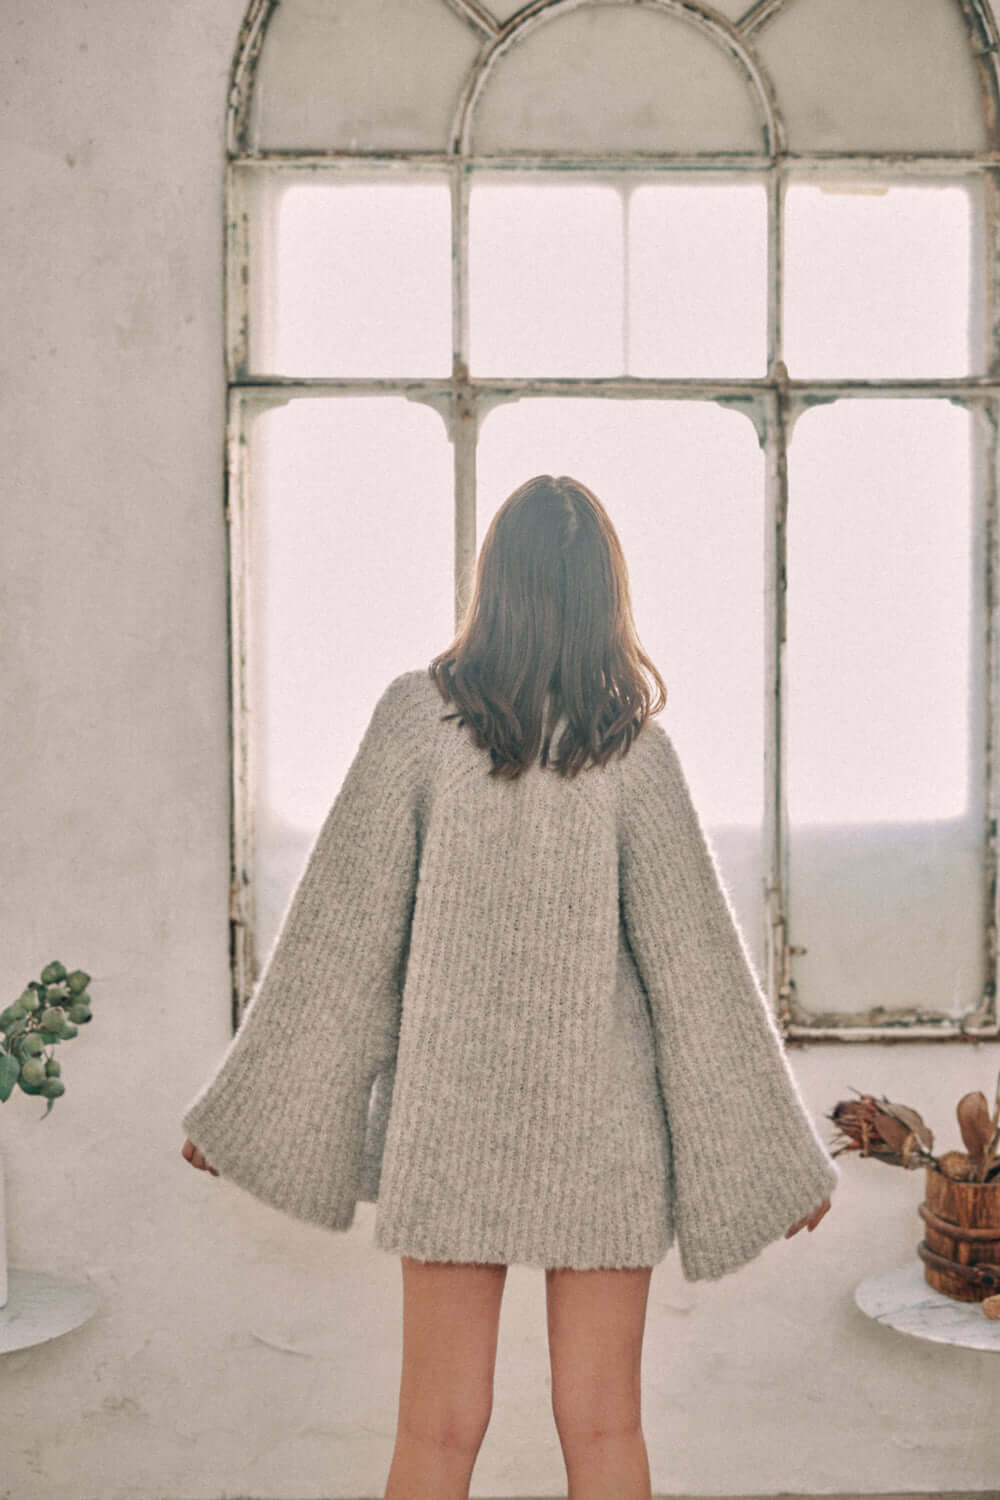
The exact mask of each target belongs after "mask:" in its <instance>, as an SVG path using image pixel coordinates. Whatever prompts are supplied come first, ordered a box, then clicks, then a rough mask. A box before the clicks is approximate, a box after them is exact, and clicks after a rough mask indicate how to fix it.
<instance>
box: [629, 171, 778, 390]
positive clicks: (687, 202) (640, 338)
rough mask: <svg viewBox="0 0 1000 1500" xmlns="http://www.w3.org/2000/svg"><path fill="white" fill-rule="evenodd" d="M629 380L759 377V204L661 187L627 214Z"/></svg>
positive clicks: (731, 186)
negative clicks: (634, 377)
mask: <svg viewBox="0 0 1000 1500" xmlns="http://www.w3.org/2000/svg"><path fill="white" fill-rule="evenodd" d="M629 340H630V343H629V373H630V374H633V375H661V376H671V375H676V376H680V377H684V376H698V375H704V376H711V375H731V376H734V377H738V376H748V377H753V376H760V375H765V374H766V373H767V197H766V194H765V190H764V188H763V186H761V185H760V184H758V183H746V182H741V183H734V182H730V183H721V184H720V183H713V184H711V185H709V184H707V183H682V182H677V181H668V182H663V183H656V184H650V185H648V186H643V187H639V188H636V189H635V191H634V192H633V193H632V194H631V195H630V204H629Z"/></svg>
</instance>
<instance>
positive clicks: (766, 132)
mask: <svg viewBox="0 0 1000 1500" xmlns="http://www.w3.org/2000/svg"><path fill="white" fill-rule="evenodd" d="M277 3H278V0H251V4H250V6H249V9H248V11H247V15H246V18H245V20H244V23H243V27H242V29H241V32H240V37H239V40H238V43H237V49H236V53H235V57H234V62H233V69H232V75H231V79H230V91H229V108H228V117H227V141H226V170H225V257H226V280H225V302H226V376H227V386H228V422H227V443H226V474H225V496H226V498H225V514H226V521H227V524H228V538H229V574H230V643H231V644H230V649H231V677H230V688H231V705H230V706H231V726H232V768H233V779H232V805H231V811H232V825H231V826H232V881H231V902H230V923H231V956H232V976H233V1025H234V1028H235V1027H236V1026H238V1024H239V1021H240V1019H241V1017H242V1014H243V1011H244V1009H245V1006H246V1004H247V1001H248V1000H249V998H250V994H251V992H252V988H253V985H254V983H255V980H256V977H257V954H256V945H255V931H254V928H255V923H254V900H253V896H254V891H253V878H254V868H255V833H254V807H253V801H252V796H251V787H252V785H253V777H252V765H251V757H252V741H251V736H250V733H249V725H250V716H251V712H252V704H251V702H250V693H249V683H250V673H249V671H248V652H249V649H250V642H249V629H248V622H249V617H250V613H249V595H250V589H251V587H252V580H251V579H250V577H249V574H248V568H249V561H248V559H249V545H248V542H249V529H248V527H249V518H250V507H251V496H250V475H249V472H248V467H249V466H248V463H247V451H248V442H247V439H248V431H249V428H250V426H251V425H252V422H253V419H254V417H255V415H256V414H257V413H259V412H260V411H261V410H266V409H268V408H272V407H274V406H277V405H282V404H284V403H285V402H286V401H287V400H289V399H292V398H294V397H296V396H302V395H312V396H316V395H324V394H325V395H328V396H329V397H331V398H336V397H338V396H340V397H342V396H362V395H404V396H407V397H409V398H410V399H413V400H417V401H421V402H424V403H425V404H427V405H430V406H432V407H434V409H435V410H437V411H438V412H439V413H440V414H441V416H442V417H443V418H444V420H445V423H446V426H447V429H448V432H449V435H450V438H451V442H452V447H453V455H454V494H455V520H454V527H455V529H454V537H455V622H456V628H457V626H458V623H459V622H460V620H461V617H462V612H463V608H464V603H465V600H466V597H467V594H468V589H469V586H470V583H471V577H472V568H473V564H474V562H475V555H476V444H477V439H478V432H479V427H480V424H481V422H482V419H483V417H484V415H485V414H486V413H487V412H488V411H489V410H490V409H491V408H492V407H494V406H496V405H498V404H499V403H501V402H504V401H508V400H516V399H518V398H519V397H522V396H533V397H536V396H567V395H570V396H590V397H595V396H596V397H601V398H604V399H613V400H629V399H642V398H646V399H648V398H660V399H689V400H707V401H712V402H716V403H719V404H722V405H727V406H735V407H737V408H738V409H740V410H742V411H744V412H745V413H746V414H747V415H748V416H749V417H750V419H751V420H752V421H753V423H754V427H755V429H756V432H757V436H758V439H759V441H760V444H761V447H762V448H763V450H764V453H765V456H766V499H765V503H766V520H765V526H766V537H767V545H766V555H765V560H764V561H765V595H766V597H765V614H766V618H765V649H766V661H767V670H766V673H765V700H766V701H765V725H764V746H765V748H764V765H763V774H764V786H765V805H764V825H763V837H764V847H765V851H766V872H765V880H764V891H763V893H762V895H763V902H762V918H763V921H764V924H765V938H766V941H765V952H766V955H767V970H766V989H767V993H768V995H769V997H770V1000H771V1003H772V1005H773V1007H774V1012H775V1017H776V1019H777V1021H778V1024H779V1027H780V1029H781V1032H782V1034H783V1036H784V1037H785V1038H786V1039H787V1040H789V1041H793V1042H794V1041H799V1042H805V1041H809V1042H813V1041H832V1040H836V1041H863V1042H867V1041H883V1040H891V1041H893V1042H897V1041H901V1040H925V1039H927V1038H929V1037H933V1038H935V1039H938V1040H942V1041H946V1040H950V1041H959V1042H961V1041H965V1040H967V1039H969V1038H970V1037H976V1038H986V1037H993V1036H997V1035H1000V1021H998V1013H997V999H996V994H997V952H998V943H997V932H998V881H997V869H998V853H997V851H998V836H997V827H998V810H1000V773H998V770H997V766H996V759H997V753H998V747H1000V686H998V650H997V642H998V638H1000V597H998V596H1000V588H998V577H1000V568H998V546H1000V543H998V536H1000V525H998V515H997V492H998V475H997V454H998V439H997V433H998V423H1000V150H998V145H1000V141H998V101H1000V64H998V47H1000V38H998V34H997V28H996V25H995V22H994V19H993V15H992V12H991V10H990V7H989V4H988V0H955V3H956V5H957V6H958V7H959V9H960V11H961V14H962V16H963V18H964V20H965V23H966V25H967V28H968V34H969V45H970V49H971V50H972V52H973V54H974V56H975V61H976V65H977V77H978V80H979V85H980V92H981V96H982V107H983V114H984V119H985V122H986V129H987V136H988V140H989V142H990V146H989V149H988V150H986V151H983V152H974V153H959V152H953V153H935V152H920V151H915V152H909V151H907V152H898V151H897V152H868V151H851V152H805V153H803V152H799V153H796V152H789V151H787V150H786V148H785V129H784V122H783V119H782V115H781V111H780V108H779V102H778V100H777V98H776V95H775V91H774V89H773V87H772V85H771V83H770V81H769V79H768V77H767V73H766V71H765V69H764V67H763V66H762V64H761V62H760V60H759V58H758V57H757V56H756V54H755V52H754V39H755V37H756V35H757V33H759V32H760V31H761V29H762V28H763V27H765V26H766V25H767V23H768V22H769V21H770V20H772V19H773V18H774V16H775V15H777V13H778V12H779V10H780V9H781V8H782V6H783V5H784V4H785V3H786V0H756V3H754V4H751V5H749V7H748V9H747V10H746V12H745V13H744V14H743V16H742V17H741V18H740V19H739V20H737V21H733V22H728V21H725V20H724V19H723V18H721V17H720V16H719V14H718V12H716V11H711V10H709V9H708V8H707V7H703V6H702V4H701V3H700V0H641V3H644V4H646V5H647V6H648V7H649V8H652V9H657V10H660V11H663V12H667V13H671V14H673V15H675V16H677V17H679V18H681V19H683V20H685V21H687V22H689V23H690V24H692V25H695V26H697V27H698V28H700V29H701V30H703V31H704V32H706V33H708V34H709V35H711V36H712V37H713V38H714V39H715V41H716V42H717V43H719V44H721V45H722V46H724V47H725V48H726V49H727V50H728V51H729V52H730V54H731V55H732V56H733V57H734V59H735V60H736V61H737V63H738V64H739V65H740V67H741V68H742V70H743V72H744V75H745V78H746V81H747V84H748V86H749V87H750V88H751V90H752V91H753V93H754V95H755V97H756V100H757V103H758V107H759V110H760V114H761V118H762V121H763V130H762V137H763V139H762V146H761V150H760V151H759V152H732V153H726V152H718V151H713V152H705V153H691V154H684V155H682V154H671V153H665V154H663V155H660V156H654V155H650V154H648V153H645V152H644V153H643V154H642V155H641V156H635V157H630V156H626V155H609V156H593V155H590V156H569V155H566V154H563V153H554V152H552V153H541V152H519V153H514V154H510V155H502V156H501V155H479V156H477V155H474V154H472V153H471V151H470V149H469V140H470V127H471V122H472V119H473V113H474V109H475V105H476V101H477V99H478V97H479V95H480V92H481V90H482V88H483V85H484V84H485V82H486V80H487V79H488V77H489V75H490V72H491V70H492V68H493V67H494V66H495V64H496V63H497V62H498V60H499V59H500V58H501V57H502V56H503V54H504V52H506V51H507V49H508V48H509V47H510V46H512V45H514V43H515V42H517V41H518V40H520V39H523V37H524V36H525V35H526V34H527V33H528V32H529V31H530V30H532V29H533V28H534V27H536V26H539V25H542V24H545V23H546V22H547V21H551V20H552V19H553V18H554V17H555V16H556V15H558V14H562V13H566V12H568V11H571V10H574V9H576V8H578V7H580V6H582V5H584V4H586V3H587V0H532V3H529V4H526V5H525V6H523V8H522V9H521V10H520V11H519V12H518V13H517V14H516V15H514V16H512V17H511V18H510V20H508V21H506V22H499V21H497V20H496V19H495V18H494V17H493V16H492V15H491V14H490V12H489V10H488V7H487V6H486V5H483V4H480V3H478V0H442V3H447V4H450V5H451V7H452V9H454V10H455V11H457V12H458V13H459V14H460V15H461V16H462V17H463V18H464V19H465V20H466V21H467V23H468V24H469V26H471V27H472V28H473V29H474V30H475V31H476V32H477V33H478V34H479V36H480V37H481V48H480V51H479V54H478V56H477V59H476V61H475V63H474V64H473V67H472V69H471V71H470V74H469V76H468V78H467V81H466V85H465V89H464V91H463V95H462V98H461V101H460V104H459V107H458V110H457V112H456V116H455V120H454V123H453V127H452V131H451V136H450V141H449V145H448V148H447V150H446V151H444V152H391V153H379V152H367V151H362V152H342V151H334V150H331V151H323V152H302V151H294V150H258V149H255V148H254V147H253V145H252V144H251V142H250V139H249V133H250V111H251V102H252V96H253V88H254V78H255V72H256V67H257V62H258V59H259V57H260V53H261V48H262V46H263V44H264V41H265V39H266V33H267V27H268V24H269V22H270V19H271V17H272V15H273V14H274V11H275V9H276V7H277ZM605 3H607V0H605ZM617 3H619V4H622V5H625V4H634V3H636V0H617ZM831 3H834V4H835V3H836V0H831ZM485 169H489V170H490V171H491V172H498V171H499V172H503V171H512V172H518V173H524V172H530V171H532V170H545V171H547V172H551V171H552V170H553V169H556V170H558V169H565V170H567V171H576V172H585V173H589V174H594V173H600V174H601V175H602V177H603V179H604V180H609V178H610V179H611V180H614V181H616V182H617V183H619V184H620V183H622V182H623V181H626V180H630V179H631V180H633V181H634V180H635V179H637V178H640V177H641V178H642V179H648V178H650V177H652V176H654V175H659V174H662V173H670V172H691V171H694V170H697V171H699V172H711V173H719V174H725V175H726V176H730V177H732V176H733V175H735V174H739V173H751V174H753V175H754V176H756V177H763V178H764V180H765V181H766V183H767V204H768V313H767V350H768V358H767V365H768V368H767V374H766V375H765V376H763V377H761V378H759V379H739V380H724V379H723V380H705V379H683V380H660V379H646V378H642V379H638V378H633V377H613V378H608V379H560V378H555V379H543V378H535V379H514V378H500V379H473V378H471V377H470V375H469V359H468V347H469V344H468V341H469V302H468V236H467V225H468V205H469V192H470V184H471V179H472V177H473V175H474V174H475V173H476V172H477V171H478V170H485ZM261 171H266V172H269V173H274V172H276V171H278V172H281V173H283V174H288V176H289V178H290V179H294V178H295V177H297V176H300V175H302V174H305V175H308V176H309V177H311V178H313V179H315V178H316V177H318V176H321V175H322V176H323V177H331V178H335V177H336V176H337V175H338V174H343V173H350V174H353V175H357V174H358V172H359V171H363V172H364V173H365V174H373V175H374V174H382V173H384V174H387V175H389V176H399V177H403V178H409V179H410V180H412V178H413V177H414V175H416V174H419V173H421V172H433V173H434V174H435V175H437V176H440V174H441V173H442V172H444V173H445V174H446V175H447V177H448V180H449V182H450V185H451V201H452V231H453V256H452V267H453V272H452V274H453V288H452V291H453V300H452V306H453V318H452V325H453V326H452V342H453V360H452V371H451V374H450V376H443V377H441V378H440V379H424V380H407V379H382V378H380V379H357V378H352V379H323V378H307V379H299V378H285V377H280V376H274V375H259V374H257V375H255V374H251V373H250V370H249V361H248V346H249V329H250V316H251V309H250V300H251V296H250V286H249V273H250V264H251V247H250V213H249V205H248V192H247V187H248V182H249V180H250V176H251V175H252V174H254V173H257V172H261ZM824 179H825V180H830V179H833V180H836V181H837V182H839V183H851V182H864V181H869V180H872V179H874V180H877V181H879V182H880V183H882V182H891V183H894V184H895V183H908V182H913V181H916V180H919V181H924V182H946V181H954V180H956V179H964V180H970V179H979V180H981V182H982V185H983V203H984V223H983V224H982V225H980V226H978V227H979V230H980V243H981V245H982V248H983V260H982V264H981V276H980V281H981V288H982V296H983V304H982V326H983V328H984V329H985V330H986V338H987V341H988V348H987V354H988V358H987V361H986V370H987V373H986V374H984V375H969V376H963V377H960V378H951V379H943V380H935V379H915V380H898V379H879V380H859V379H851V380H842V379H841V380H791V379H789V376H788V371H787V369H786V367H785V364H784V361H783V359H782V326H781V324H782V290H783V265H782V238H783V236H782V217H783V212H784V199H785V191H786V187H787V185H788V183H789V181H792V180H794V181H796V182H799V181H803V180H824ZM839 397H849V398H855V399H865V398H885V397H899V398H907V397H912V398H916V399H921V398H927V397H937V398H943V399H948V400H952V401H954V402H956V403H957V404H958V405H961V406H964V407H967V408H968V409H969V410H970V411H972V412H974V413H976V414H977V420H976V421H975V422H974V428H975V430H976V431H977V432H978V435H979V438H980V440H981V443H982V449H981V457H982V464H981V471H982V473H983V475H984V481H983V482H984V486H985V493H984V494H983V496H982V504H983V507H984V514H985V536H986V540H987V545H986V548H985V555H984V556H983V558H982V567H983V574H984V576H983V586H984V593H983V597H984V599H985V618H984V619H983V621H982V629H983V631H984V637H985V671H986V692H987V699H988V701H987V705H986V754H985V758H984V762H985V763H984V766H983V776H984V789H985V808H986V815H985V823H986V826H985V829H984V840H983V852H984V859H983V870H982V878H983V881H984V891H985V898H986V899H985V909H986V921H985V924H984V930H983V933H982V942H983V950H984V955H985V970H986V974H987V979H986V983H985V986H984V993H983V995H982V997H981V1001H980V1004H979V1005H978V1006H977V1007H976V1009H975V1010H973V1011H972V1012H969V1013H967V1014H966V1015H963V1016H959V1017H956V1016H955V1015H953V1014H945V1013H940V1012H935V1011H928V1010H924V1009H920V1008H912V1009H907V1010H902V1011H900V1012H898V1013H891V1012H890V1013H881V1014H879V1015H878V1017H877V1018H876V1017H875V1015H873V1014H872V1013H861V1012H858V1013H849V1012H845V1013H844V1014H843V1016H842V1017H838V1018H837V1019H836V1022H835V1023H834V1024H831V1023H830V1018H829V1017H824V1018H823V1021H822V1023H820V1021H818V1020H817V1022H816V1023H815V1024H813V1023H810V1022H806V1023H803V1022H802V1021H801V1020H798V1021H796V1020H793V1018H792V1004H791V1002H792V997H793V996H794V994H795V979H794V974H793V967H794V958H795V955H796V954H797V953H802V952H804V951H805V950H804V949H803V948H801V947H796V945H795V944H794V942H793V941H792V934H790V932H789V928H788V918H787V908H788V903H787V899H786V893H787V890H788V847H789V840H788V819H787V810H786V808H785V805H784V789H783V777H782V768H783V765H784V763H785V746H784V735H785V721H784V717H783V714H782V706H783V703H784V701H785V687H784V679H785V671H784V643H785V589H786V519H787V509H788V487H787V450H788V443H789V439H790V437H791V432H792V429H793V427H794V423H795V421H796V420H797V418H798V417H799V416H800V415H801V413H802V412H803V411H806V410H808V409H809V407H811V406H815V405H818V404H822V403H824V402H828V401H832V400H836V399H838V398H839ZM795 1014H796V1015H797V1016H801V1015H802V1014H803V1011H802V1007H801V1003H800V1002H797V1001H796V1004H795Z"/></svg>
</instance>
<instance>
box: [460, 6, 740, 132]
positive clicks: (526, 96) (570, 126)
mask: <svg viewBox="0 0 1000 1500" xmlns="http://www.w3.org/2000/svg"><path fill="white" fill-rule="evenodd" d="M692 22H694V23H695V24H692ZM762 126H763V119H762V111H761V109H760V105H759V102H758V99H757V96H756V94H755V92H754V90H753V89H752V87H751V84H750V82H749V80H748V78H747V75H746V72H745V70H744V69H743V67H742V66H741V64H740V62H739V61H738V60H737V58H736V57H735V56H734V55H733V53H732V51H731V50H730V48H729V47H728V46H727V45H726V43H725V41H722V43H721V45H720V42H719V41H718V40H716V39H715V38H713V37H711V36H707V35H706V34H705V32H704V31H703V30H702V28H701V26H699V25H698V24H697V17H695V16H692V15H691V14H690V12H685V11H675V12H671V11H668V10H667V9H666V8H665V7H663V6H660V5H657V6H655V7H654V6H646V5H643V6H640V5H636V4H628V5H621V4H618V5H580V6H577V7H575V8H570V7H564V8H562V10H561V13H556V12H555V8H554V7H553V9H552V10H551V11H550V12H549V15H548V17H547V18H546V20H545V24H544V25H541V26H537V27H535V28H534V29H528V30H527V31H526V32H523V33H522V34H521V36H520V38H519V39H518V42H517V45H516V46H513V47H510V48H509V49H508V50H507V51H505V52H504V53H503V55H502V56H500V57H498V58H497V60H496V65H495V67H493V68H492V69H491V71H490V74H489V76H488V78H487V79H486V82H485V85H484V87H483V89H482V92H481V94H480V95H479V98H478V100H477V103H476V106H475V110H474V113H473V117H472V149H473V152H474V153H475V154H477V155H483V156H489V155H496V154H505V153H507V152H516V151H551V152H553V153H554V154H559V155H568V156H579V155H588V154H590V155H597V156H606V155H619V154H623V153H624V154H632V153H636V152H645V151H648V152H653V153H656V154H660V153H664V154H668V155H669V154H672V153H673V154H676V153H681V154H683V153H685V152H689V151H692V152H693V151H698V152H706V151H741V152H742V151H745V152H752V151H759V150H760V149H761V142H762Z"/></svg>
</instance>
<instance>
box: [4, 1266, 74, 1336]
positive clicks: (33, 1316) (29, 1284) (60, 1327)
mask: <svg viewBox="0 0 1000 1500" xmlns="http://www.w3.org/2000/svg"><path fill="white" fill-rule="evenodd" d="M97 1306H98V1302H97V1293H96V1292H95V1291H94V1289H93V1287H90V1286H88V1285H87V1284H86V1283H85V1282H82V1281H70V1280H68V1279H67V1278H66V1277H65V1276H54V1275H53V1274H52V1273H51V1272H50V1271H21V1270H18V1269H17V1268H16V1267H14V1266H10V1267H9V1268H8V1270H7V1301H6V1304H5V1305H4V1306H3V1307H0V1354H10V1353H12V1352H13V1351H14V1350H15V1349H27V1348H30V1346H31V1345H32V1344H44V1343H45V1341H46V1340H47V1339H54V1338H58V1337H59V1335H60V1334H61V1333H69V1331H70V1329H71V1328H78V1327H79V1326H80V1324H81V1323H85V1322H86V1321H87V1319H88V1318H90V1317H93V1315H94V1313H95V1312H96V1311H97Z"/></svg>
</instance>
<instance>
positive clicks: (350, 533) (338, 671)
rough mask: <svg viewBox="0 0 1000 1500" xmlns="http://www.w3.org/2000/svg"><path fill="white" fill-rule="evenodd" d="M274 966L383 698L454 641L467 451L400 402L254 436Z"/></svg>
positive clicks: (358, 406) (272, 424) (322, 411)
mask: <svg viewBox="0 0 1000 1500" xmlns="http://www.w3.org/2000/svg"><path fill="white" fill-rule="evenodd" d="M250 444H251V462H252V492H253V518H252V524H251V527H250V531H251V536H252V555H251V558H250V566H251V576H252V577H253V581H254V587H253V591H252V608H253V618H252V621H251V627H252V642H251V661H252V671H253V679H252V690H253V712H252V714H251V732H252V735H253V745H252V750H253V760H254V766H255V777H254V788H253V797H254V804H255V808H256V814H257V841H258V875H259V878H258V881H257V889H258V911H257V917H258V940H257V941H258V953H263V952H265V951H266V948H267V945H268V942H269V940H270V938H271V937H272V936H273V934H274V933H275V932H276V931H277V921H278V918H279V917H280V914H281V908H282V903H283V901H284V899H285V897H286V896H287V895H288V893H289V892H290V891H291V888H292V885H293V884H294V881H295V879H296V878H297V876H298V875H299V874H301V870H302V865H303V862H304V860H305V858H306V855H307V853H308V846H309V843H310V841H311V839H312V838H313V837H314V835H315V833H316V832H317V831H318V829H319V826H320V823H321V822H322V819H323V817H324V816H325V814H326V812H327V810H328V808H329V805H330V803H331V802H332V800H333V798H334V796H335V795H336V793H337V790H338V789H339V786H340V783H341V781H342V780H343V777H344V774H345V772H346V770H347V767H348V765H349V764H350V762H351V759H352V757H353V755H354V752H355V750H356V749H357V747H358V744H359V742H360V739H361V735H362V734H363V732H364V729H365V725H366V724H367V722H368V718H369V716H370V714H371V711H372V709H373V708H374V706H375V702H376V700H377V697H378V695H379V693H380V692H381V691H382V688H383V687H385V686H386V684H387V683H388V682H389V681H390V680H391V679H392V678H393V677H394V676H396V675H397V673H399V672H404V671H408V670H410V669H411V668H413V667H417V666H420V665H422V664H423V663H424V662H429V661H430V659H431V657H432V656H433V655H434V653H435V652H436V651H440V650H441V648H442V645H443V644H446V643H447V641H448V640H450V639H451V635H452V633H453V626H454V581H453V580H454V542H453V531H454V522H453V504H452V497H451V479H452V474H451V468H452V463H451V448H450V445H449V443H448V441H447V437H446V434H445V429H444V424H443V423H442V421H441V419H440V417H438V416H437V414H436V413H435V412H433V411H431V410H430V409H429V408H428V407H425V406H420V405H417V404H416V403H413V402H410V401H406V400H403V399H401V398H398V397H380V398H373V399H368V400H348V399H332V400H330V399H328V400H323V399H308V400H297V401H290V402H289V403H288V404H287V405H285V406H282V407H279V408H276V409H274V410H270V411H267V412H265V413H263V414H262V415H261V416H259V417H258V418H257V420H256V421H255V422H254V424H253V427H252V429H251V436H250Z"/></svg>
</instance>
